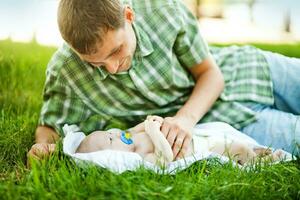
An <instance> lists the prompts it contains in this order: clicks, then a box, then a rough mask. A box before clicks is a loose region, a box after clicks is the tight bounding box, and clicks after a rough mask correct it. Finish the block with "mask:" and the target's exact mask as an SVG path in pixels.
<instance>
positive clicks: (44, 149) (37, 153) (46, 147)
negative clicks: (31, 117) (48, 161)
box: [27, 143, 56, 162]
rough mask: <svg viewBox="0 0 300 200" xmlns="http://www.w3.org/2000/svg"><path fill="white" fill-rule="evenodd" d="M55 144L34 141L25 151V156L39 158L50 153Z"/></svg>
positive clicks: (53, 149)
mask: <svg viewBox="0 0 300 200" xmlns="http://www.w3.org/2000/svg"><path fill="white" fill-rule="evenodd" d="M55 146H56V145H55V144H49V143H36V144H34V145H32V147H31V149H30V150H29V152H28V153H27V158H28V159H30V158H33V159H37V160H41V159H43V158H45V157H47V156H49V155H51V154H52V153H53V152H54V151H55ZM27 162H28V161H27Z"/></svg>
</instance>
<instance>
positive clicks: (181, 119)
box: [161, 56, 224, 157]
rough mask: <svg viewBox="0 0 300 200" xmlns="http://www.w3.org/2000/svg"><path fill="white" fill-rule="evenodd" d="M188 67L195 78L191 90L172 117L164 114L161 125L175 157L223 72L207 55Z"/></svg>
mask: <svg viewBox="0 0 300 200" xmlns="http://www.w3.org/2000/svg"><path fill="white" fill-rule="evenodd" d="M189 70H190V72H191V73H192V75H193V77H194V79H195V82H196V84H195V86H194V89H193V91H192V94H191V96H190V97H189V99H188V100H187V102H186V103H185V104H184V105H183V106H182V107H181V109H179V111H178V112H177V113H176V115H175V116H174V117H167V118H165V120H164V123H163V126H162V129H161V130H162V132H163V133H164V135H165V136H166V137H167V139H168V142H169V143H170V145H171V146H172V149H173V154H174V156H175V157H179V156H180V155H184V153H185V152H186V150H187V148H188V145H189V144H190V142H191V139H192V135H191V131H192V128H193V127H194V126H195V125H196V123H197V122H198V121H199V120H200V119H201V118H202V117H203V116H204V115H205V113H206V112H207V111H208V110H209V109H210V107H211V106H212V105H213V103H214V102H215V101H216V99H217V98H218V97H219V95H220V94H221V92H222V91H223V88H224V79H223V75H222V73H221V71H220V69H219V68H218V66H217V65H216V63H215V61H214V60H213V58H212V57H211V56H209V57H208V58H206V59H205V60H203V62H202V63H200V64H196V65H194V66H193V67H192V68H190V69H189Z"/></svg>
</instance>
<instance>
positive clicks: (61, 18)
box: [57, 0, 125, 54]
mask: <svg viewBox="0 0 300 200" xmlns="http://www.w3.org/2000/svg"><path fill="white" fill-rule="evenodd" d="M123 10H124V9H123V6H122V3H120V1H119V0H61V1H60V3H59V7H58V13H57V22H58V27H59V30H60V33H61V36H62V38H63V39H64V40H65V41H66V42H67V43H68V44H69V45H70V46H71V47H72V48H73V49H75V50H76V51H77V52H78V53H80V54H92V53H96V52H97V47H96V43H100V44H101V43H102V42H103V36H104V35H105V34H106V33H107V31H108V30H117V29H119V28H121V27H123V26H124V24H125V18H124V13H123Z"/></svg>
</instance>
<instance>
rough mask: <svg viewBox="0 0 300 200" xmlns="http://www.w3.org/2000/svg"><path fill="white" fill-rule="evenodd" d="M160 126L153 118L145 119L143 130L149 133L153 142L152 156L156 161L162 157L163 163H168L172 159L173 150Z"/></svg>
mask: <svg viewBox="0 0 300 200" xmlns="http://www.w3.org/2000/svg"><path fill="white" fill-rule="evenodd" d="M160 126H161V123H160V122H159V121H157V120H155V118H148V119H147V120H145V132H146V133H147V134H148V135H149V137H150V138H151V140H152V142H153V144H154V148H155V152H154V154H155V155H154V156H155V157H156V161H158V162H160V160H161V159H163V160H162V161H163V163H165V164H168V163H169V162H172V160H173V151H172V148H171V146H170V144H169V143H168V141H167V139H166V138H165V136H164V135H163V133H162V132H161V131H160ZM150 157H151V156H150ZM160 163H162V162H160Z"/></svg>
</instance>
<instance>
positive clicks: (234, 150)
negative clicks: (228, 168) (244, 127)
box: [210, 141, 257, 165]
mask: <svg viewBox="0 0 300 200" xmlns="http://www.w3.org/2000/svg"><path fill="white" fill-rule="evenodd" d="M210 150H211V151H212V152H215V153H218V154H221V155H224V156H227V157H229V158H231V159H233V160H234V161H236V162H238V163H239V164H241V165H243V164H244V163H246V162H249V161H251V160H253V159H254V158H255V157H256V156H257V155H256V153H255V152H254V150H253V149H252V148H251V147H249V146H248V145H247V144H246V143H242V142H231V143H224V141H219V142H216V143H215V145H214V146H213V147H212V148H210Z"/></svg>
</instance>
